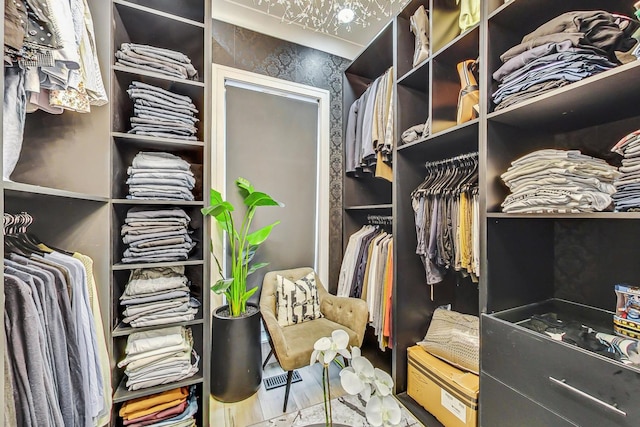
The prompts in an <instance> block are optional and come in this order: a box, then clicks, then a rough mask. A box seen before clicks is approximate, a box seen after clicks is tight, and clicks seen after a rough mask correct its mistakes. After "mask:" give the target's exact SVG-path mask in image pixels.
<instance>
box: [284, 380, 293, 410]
mask: <svg viewBox="0 0 640 427" xmlns="http://www.w3.org/2000/svg"><path fill="white" fill-rule="evenodd" d="M292 379H293V371H288V372H287V389H286V390H285V392H284V406H283V407H282V412H287V403H288V402H289V390H290V389H291V380H292Z"/></svg>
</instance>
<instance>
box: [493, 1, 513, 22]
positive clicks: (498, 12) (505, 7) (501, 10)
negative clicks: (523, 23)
mask: <svg viewBox="0 0 640 427" xmlns="http://www.w3.org/2000/svg"><path fill="white" fill-rule="evenodd" d="M513 3H515V2H514V1H508V2H506V3H504V4H501V5H500V6H498V7H497V8H496V9H495V10H494V11H493V12H491V13H489V20H490V19H491V18H493V17H494V16H496V15H499V14H501V13H502V12H504V10H505V9H507V8H508V7H509V6H511V5H512V4H513ZM513 9H514V8H512V9H511V10H513ZM505 15H507V13H502V16H505ZM510 18H512V19H515V18H514V17H510ZM510 21H511V20H510ZM512 22H513V21H512Z"/></svg>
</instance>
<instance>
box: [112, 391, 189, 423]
mask: <svg viewBox="0 0 640 427" xmlns="http://www.w3.org/2000/svg"><path fill="white" fill-rule="evenodd" d="M196 412H198V400H197V397H196V394H195V386H191V388H190V389H188V388H187V387H180V388H174V389H172V390H167V391H164V392H162V393H156V394H152V395H151V396H145V397H140V398H138V399H133V400H129V401H127V402H125V403H124V404H123V405H122V407H121V408H120V411H119V415H120V416H121V417H122V420H123V424H124V425H125V426H129V427H142V426H155V427H192V426H195V425H196V421H195V418H194V415H195V414H196Z"/></svg>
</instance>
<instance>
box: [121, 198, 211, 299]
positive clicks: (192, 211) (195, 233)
mask: <svg viewBox="0 0 640 427" xmlns="http://www.w3.org/2000/svg"><path fill="white" fill-rule="evenodd" d="M141 205H142V204H136V206H141ZM142 206H144V205H142ZM132 207H133V205H128V204H117V205H114V206H113V213H114V218H113V221H114V222H113V223H114V233H113V241H112V245H113V259H114V262H115V264H116V265H120V264H121V262H120V260H121V259H122V254H123V253H124V251H125V249H126V248H127V247H128V245H126V244H124V243H123V242H122V236H121V235H120V227H121V226H122V224H124V220H125V218H126V216H127V211H128V210H129V209H131V208H132ZM148 207H149V208H150V209H155V208H157V209H162V208H163V207H166V208H175V207H179V208H181V209H182V210H184V211H185V212H186V214H187V215H189V217H190V218H191V222H190V223H189V226H188V230H189V231H190V232H192V233H190V234H189V236H191V238H192V239H193V241H194V243H196V246H195V247H194V248H193V250H192V251H191V253H190V254H189V260H192V261H193V260H202V259H203V258H202V256H203V251H204V250H205V249H206V248H207V244H206V242H204V241H203V237H204V230H203V219H202V214H201V213H200V207H198V206H188V205H187V206H176V205H172V204H166V205H158V204H153V205H149V206H148ZM203 242H204V243H205V244H203ZM124 265H128V264H124ZM153 265H154V263H149V264H147V266H149V267H153ZM118 296H119V295H118Z"/></svg>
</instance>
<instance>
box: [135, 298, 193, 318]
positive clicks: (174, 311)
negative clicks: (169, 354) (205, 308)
mask: <svg viewBox="0 0 640 427" xmlns="http://www.w3.org/2000/svg"><path fill="white" fill-rule="evenodd" d="M197 312H198V310H197V309H196V308H195V307H192V306H191V304H189V302H186V303H182V304H179V305H173V306H171V307H166V308H158V309H157V310H148V311H145V312H141V313H136V314H131V315H126V317H125V318H124V319H123V322H124V323H131V322H133V321H136V320H139V319H141V318H146V319H150V320H155V319H161V318H162V319H165V318H169V317H173V316H182V315H191V314H195V313H197Z"/></svg>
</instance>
